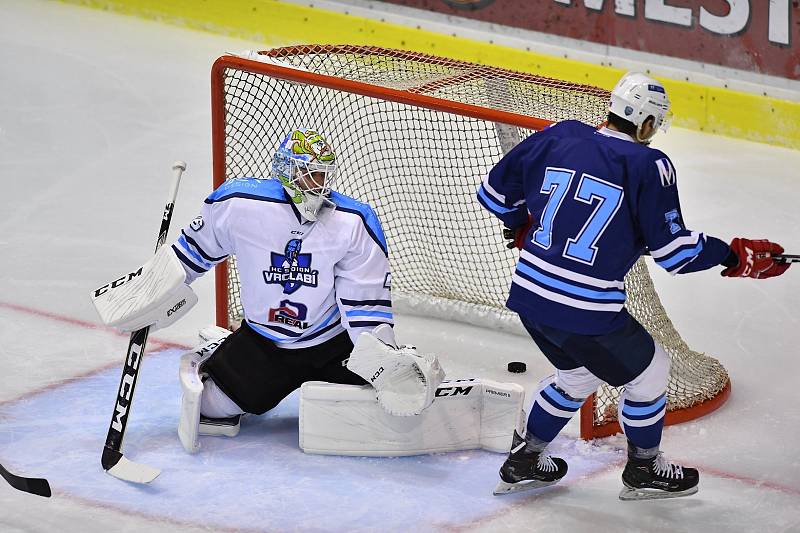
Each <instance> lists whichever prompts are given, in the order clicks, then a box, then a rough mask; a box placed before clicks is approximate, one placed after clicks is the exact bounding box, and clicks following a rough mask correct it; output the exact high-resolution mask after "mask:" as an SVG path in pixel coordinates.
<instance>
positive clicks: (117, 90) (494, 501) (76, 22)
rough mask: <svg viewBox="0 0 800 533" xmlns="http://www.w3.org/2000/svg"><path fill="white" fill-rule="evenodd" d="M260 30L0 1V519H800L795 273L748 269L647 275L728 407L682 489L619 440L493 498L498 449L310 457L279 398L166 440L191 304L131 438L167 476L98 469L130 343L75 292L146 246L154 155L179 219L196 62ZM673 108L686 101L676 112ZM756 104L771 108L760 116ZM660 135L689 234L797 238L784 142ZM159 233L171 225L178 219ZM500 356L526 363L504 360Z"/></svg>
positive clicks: (214, 522) (201, 311) (255, 522)
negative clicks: (651, 494)
mask: <svg viewBox="0 0 800 533" xmlns="http://www.w3.org/2000/svg"><path fill="white" fill-rule="evenodd" d="M263 46H264V45H259V44H257V43H247V42H243V41H236V40H232V39H226V38H222V37H219V36H213V35H209V34H204V33H199V32H193V31H187V30H182V29H178V28H174V27H168V26H163V25H160V24H157V23H153V22H146V21H141V20H137V19H130V18H125V17H120V16H116V15H112V14H107V13H103V12H101V11H94V10H89V9H83V8H77V7H72V6H65V5H62V4H59V3H54V2H40V1H37V0H30V1H23V0H3V2H2V6H0V178H1V179H2V181H1V182H0V183H2V185H3V188H4V194H3V200H2V201H1V202H0V250H2V255H3V258H4V259H3V260H2V268H1V269H0V463H2V464H3V465H4V466H6V468H8V469H9V470H11V471H13V472H15V473H17V474H20V475H28V476H34V477H40V476H41V477H46V478H48V479H49V480H50V481H51V485H52V486H53V490H54V495H53V498H51V499H49V500H45V499H42V498H38V497H35V496H31V495H28V494H24V493H21V492H18V491H15V490H13V489H12V488H11V487H9V486H7V485H5V484H4V483H0V530H2V531H4V532H5V531H25V532H29V531H42V532H44V531H48V532H50V531H70V532H72V531H76V532H78V531H80V532H84V531H85V532H89V533H93V532H105V531H137V532H140V531H165V530H169V531H194V530H208V529H223V528H226V529H242V530H248V531H250V530H273V531H275V530H278V531H285V530H296V531H343V530H359V529H360V530H366V531H380V530H392V531H403V530H418V531H430V530H440V531H443V530H447V531H451V530H455V531H462V530H467V531H502V530H508V531H512V530H514V531H520V530H528V531H538V530H547V531H563V532H584V531H590V530H594V531H611V530H622V531H663V532H670V533H672V532H676V531H706V532H717V531H718V532H728V531H770V532H779V531H780V532H787V531H789V532H791V531H795V532H797V531H800V459H798V441H800V410H799V409H797V407H796V401H795V398H796V396H797V390H798V388H799V387H800V349H799V348H798V338H799V337H800V319H799V318H798V311H800V305H798V299H797V298H798V294H800V291H799V289H800V269H798V268H797V267H794V269H795V270H798V272H794V271H790V272H788V273H787V275H786V276H784V277H782V278H780V279H776V280H768V281H764V282H759V281H750V280H730V279H722V278H720V277H719V275H718V273H717V272H706V273H701V274H696V275H692V276H685V277H678V278H671V277H669V276H668V275H666V274H664V273H662V272H661V271H658V270H657V269H656V268H651V271H652V272H653V275H654V278H655V281H656V285H657V287H658V289H659V293H660V295H661V298H662V300H663V302H664V305H665V307H666V308H667V310H668V312H669V314H670V316H671V318H672V320H673V321H674V322H675V323H676V325H677V327H678V330H679V331H680V332H681V333H682V334H683V336H684V338H685V339H686V340H687V341H688V342H689V344H690V345H691V346H693V347H694V348H695V349H697V350H700V351H705V352H708V353H710V354H713V355H715V356H716V357H718V358H719V359H721V360H722V361H723V363H724V364H725V366H726V367H727V368H728V370H729V371H730V373H731V377H732V380H733V393H732V396H731V398H730V400H729V401H728V403H727V404H726V405H725V406H724V407H723V408H722V409H721V410H719V411H717V412H716V413H714V414H713V415H711V416H709V417H706V418H704V419H702V420H699V421H695V422H692V423H688V424H684V425H682V426H676V427H670V428H667V430H666V431H665V437H664V442H663V447H664V448H665V449H666V450H667V452H668V454H669V456H671V457H674V458H675V459H677V460H680V461H682V462H684V463H686V464H692V465H696V466H698V467H699V468H700V469H701V471H702V475H703V477H702V481H701V489H700V493H699V494H697V495H696V496H693V497H691V498H685V499H681V500H674V501H667V502H643V503H623V502H619V501H618V500H617V497H616V494H617V491H618V489H619V486H620V481H619V472H620V464H621V460H622V455H621V452H620V451H621V449H622V445H623V442H622V440H621V439H620V438H619V437H616V438H611V439H606V440H604V441H601V442H599V443H596V444H591V445H590V444H586V443H583V442H581V441H576V440H575V435H576V433H577V430H576V427H575V425H574V424H572V425H570V426H568V428H567V430H566V431H565V433H564V434H563V435H562V436H561V437H559V439H558V440H557V441H556V443H555V445H556V451H558V452H561V453H562V454H563V455H564V456H565V457H566V458H567V459H568V460H569V462H570V467H571V469H570V473H569V474H568V476H567V478H566V479H565V480H564V482H563V484H562V485H560V486H558V487H557V488H554V489H553V490H550V491H545V492H542V493H541V494H533V495H531V494H528V495H525V494H520V495H517V496H507V497H494V496H492V495H491V490H492V488H493V486H494V484H495V481H496V477H495V476H496V470H497V468H498V467H499V465H500V463H501V462H502V456H501V455H499V454H490V453H486V452H469V453H463V454H446V455H438V456H432V457H423V458H419V457H418V458H406V459H369V460H359V459H353V458H331V457H312V456H306V455H303V454H302V453H301V452H299V450H297V448H296V436H297V430H296V399H295V398H294V397H290V398H288V399H287V401H286V402H284V403H283V404H281V406H279V408H278V409H276V411H275V412H274V413H271V414H270V415H268V416H265V417H262V418H260V419H255V420H249V421H246V424H245V426H244V427H243V429H242V433H241V434H240V436H239V437H237V438H236V439H231V440H226V439H217V440H208V439H205V440H204V441H203V445H204V449H203V451H201V453H199V454H198V455H196V456H187V455H186V454H185V453H183V451H182V449H181V447H180V444H179V442H178V439H177V435H176V432H175V424H176V423H177V416H178V415H177V403H178V401H179V399H178V395H179V388H178V384H177V379H176V378H177V368H178V361H177V358H178V354H179V352H180V350H179V349H178V347H180V346H186V345H190V344H193V343H194V342H195V341H196V335H197V331H198V329H200V328H201V327H202V326H205V325H206V324H208V323H209V322H211V321H212V320H213V294H212V289H213V287H212V281H213V280H212V278H211V277H210V276H207V277H206V278H205V279H201V280H199V281H198V282H197V283H196V284H195V289H196V291H197V292H198V294H199V295H200V297H201V302H200V304H198V306H197V307H196V308H195V309H194V310H192V312H191V313H190V314H189V316H188V317H187V318H186V319H185V320H183V321H182V322H180V323H179V324H177V325H175V326H173V327H172V328H170V329H168V330H166V331H161V332H157V333H155V334H154V335H153V336H152V337H151V342H150V348H151V350H152V351H151V353H150V354H149V355H148V356H147V357H146V358H145V361H144V367H143V370H142V378H141V382H140V384H139V388H138V390H137V397H136V402H135V403H134V407H133V414H132V416H131V423H130V425H129V430H128V435H127V439H126V447H125V449H126V451H128V453H129V454H130V455H131V458H132V459H133V460H137V461H142V462H147V463H149V464H152V465H153V466H157V467H159V468H163V469H164V472H163V473H162V475H161V477H159V478H158V479H157V480H156V481H155V482H154V483H153V485H152V486H150V487H148V488H147V489H141V488H138V487H134V486H131V485H128V484H125V483H123V482H120V481H119V480H116V479H113V478H111V477H110V476H108V475H106V474H104V473H103V472H102V469H101V468H100V464H99V460H100V451H101V449H102V444H103V439H104V436H105V435H104V433H105V431H106V428H107V425H108V422H109V419H110V416H111V410H112V407H113V398H114V395H115V389H116V384H117V382H118V380H119V373H120V370H121V359H122V355H123V352H124V350H125V344H126V339H125V338H124V337H122V336H119V335H117V334H115V333H114V332H111V331H108V330H105V329H102V328H100V327H98V326H96V324H97V323H98V321H97V318H96V316H95V314H94V311H93V309H92V307H91V304H90V302H89V298H88V293H89V291H90V290H91V289H93V288H95V287H96V286H99V285H101V284H102V283H105V282H106V281H107V280H108V279H111V278H112V277H114V276H115V275H117V274H118V273H120V272H124V271H126V270H127V269H128V268H130V267H131V266H132V265H139V264H141V263H142V262H143V260H144V259H146V257H147V255H148V254H149V253H150V250H151V249H152V247H153V244H154V240H155V237H156V232H157V229H158V225H157V224H158V221H159V217H160V214H161V210H162V207H163V204H164V202H165V200H166V196H167V192H168V178H169V175H170V166H171V164H172V162H173V161H174V160H176V159H183V160H185V161H187V162H188V164H189V169H188V171H187V173H186V175H185V177H184V180H183V183H182V185H181V191H180V194H179V200H178V205H177V208H176V212H175V218H174V221H175V222H174V224H175V226H180V225H183V224H184V223H185V222H186V221H188V220H191V218H193V217H194V215H195V213H196V211H197V210H198V209H199V205H200V202H201V201H202V199H203V198H204V197H205V195H206V194H207V193H208V192H209V190H210V171H211V157H210V146H211V141H210V113H209V72H210V67H211V63H212V62H213V60H214V59H215V58H216V57H218V56H219V55H220V54H222V53H224V52H226V51H240V50H243V49H248V48H259V47H263ZM676 112H678V113H679V112H680V110H676ZM764 120H770V117H769V116H765V117H764ZM656 145H657V147H659V148H661V149H663V150H664V151H666V152H667V153H668V154H670V156H671V157H672V159H673V161H674V163H675V165H676V166H677V168H678V175H679V182H680V187H681V194H682V201H683V208H684V214H685V216H686V219H687V221H688V223H689V224H690V226H691V227H692V228H693V229H698V230H702V231H705V232H707V233H709V234H712V235H716V236H719V237H721V238H723V239H726V240H728V239H730V238H731V237H734V236H737V235H742V236H748V237H753V238H764V237H769V238H771V239H773V240H777V241H779V242H782V243H784V244H785V246H786V247H787V249H788V250H789V251H790V252H794V253H800V232H798V228H799V227H800V215H798V210H797V205H798V203H800V202H798V200H800V192H798V186H799V185H800V175H798V170H797V169H798V167H800V152H797V151H791V150H785V149H778V148H773V147H769V146H765V145H760V144H753V143H748V142H745V141H739V140H732V139H726V138H722V137H714V136H708V135H703V134H700V133H696V132H689V131H683V130H677V129H675V130H672V131H670V132H669V133H668V134H666V135H660V136H659V137H658V140H657V141H656ZM174 234H175V230H174V229H173V232H172V235H174ZM397 323H398V326H397V330H398V337H399V338H400V339H401V340H404V341H406V342H414V343H415V344H417V345H418V346H419V347H420V348H421V349H423V350H429V351H433V352H436V353H438V354H439V355H440V358H441V360H442V363H443V365H444V366H445V368H446V369H447V370H448V372H449V374H450V376H452V377H470V376H485V377H489V378H491V379H498V380H513V379H517V380H519V382H520V383H521V384H523V385H524V386H525V387H526V388H527V390H528V392H529V393H530V389H531V388H532V387H533V386H534V385H535V383H536V382H537V381H538V380H539V379H540V378H541V377H543V376H544V375H546V374H547V373H548V366H547V364H546V362H545V361H544V359H543V358H542V356H541V355H540V354H538V352H537V351H536V350H535V349H534V348H533V346H532V343H531V342H529V341H528V340H527V339H525V338H522V337H516V336H512V335H507V334H500V333H497V332H492V331H488V330H483V329H479V328H474V327H471V326H465V325H461V324H453V323H448V322H444V321H438V320H431V319H423V318H416V317H408V316H399V317H397ZM510 360H522V361H526V362H527V363H528V368H529V369H528V372H527V373H525V374H522V375H519V376H516V375H510V374H508V373H506V372H505V370H504V368H505V364H506V362H508V361H510Z"/></svg>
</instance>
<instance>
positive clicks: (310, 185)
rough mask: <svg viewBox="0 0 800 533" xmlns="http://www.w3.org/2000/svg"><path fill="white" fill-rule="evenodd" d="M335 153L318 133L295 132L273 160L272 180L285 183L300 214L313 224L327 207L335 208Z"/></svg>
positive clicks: (287, 137)
mask: <svg viewBox="0 0 800 533" xmlns="http://www.w3.org/2000/svg"><path fill="white" fill-rule="evenodd" d="M336 174H337V172H336V154H335V153H334V151H333V150H332V149H331V147H330V146H329V145H328V143H327V142H325V139H323V138H322V136H321V135H320V134H319V133H318V132H317V131H315V130H312V129H308V128H298V129H295V130H292V131H291V132H290V133H289V134H288V135H287V136H286V138H284V140H283V141H282V142H281V144H280V145H279V146H278V150H277V151H276V152H275V155H274V156H273V158H272V177H273V178H277V179H279V180H280V181H281V183H282V184H283V188H284V189H285V190H286V192H287V193H289V196H291V198H292V201H293V202H294V204H295V206H296V207H297V209H298V211H300V214H301V215H303V217H304V218H305V219H307V220H310V221H315V220H317V215H318V214H319V211H320V209H322V207H323V206H324V205H330V206H333V202H331V201H330V192H331V188H332V187H333V184H334V183H335V181H336Z"/></svg>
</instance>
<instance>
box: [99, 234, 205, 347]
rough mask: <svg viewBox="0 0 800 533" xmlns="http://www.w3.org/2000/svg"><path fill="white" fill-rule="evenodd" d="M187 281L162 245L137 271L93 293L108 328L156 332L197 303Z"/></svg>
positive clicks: (171, 252) (176, 259)
mask: <svg viewBox="0 0 800 533" xmlns="http://www.w3.org/2000/svg"><path fill="white" fill-rule="evenodd" d="M185 280H186V272H185V271H184V270H183V267H182V266H181V263H180V260H179V259H178V257H177V256H176V255H175V252H173V251H172V248H171V247H169V246H162V247H161V248H160V249H159V250H158V252H156V254H155V255H154V256H153V258H152V259H151V260H150V261H148V262H147V263H145V264H144V265H142V266H141V267H139V268H138V269H137V270H135V271H133V272H131V273H130V274H125V275H124V276H120V277H119V278H117V279H115V280H114V281H111V282H109V283H106V284H105V285H103V286H102V287H100V288H98V289H95V290H94V291H92V294H91V298H92V303H93V304H94V307H95V309H96V310H97V314H98V315H100V319H101V320H102V321H103V324H105V325H107V326H111V327H115V328H117V329H119V330H121V331H128V332H129V331H136V330H139V329H142V328H144V327H145V326H150V329H151V330H157V329H161V328H165V327H167V326H169V325H170V324H172V323H173V322H176V321H177V320H178V319H180V318H182V317H183V316H184V315H185V314H186V313H187V312H188V311H189V309H191V308H192V307H193V306H194V304H196V303H197V295H196V294H195V293H194V291H192V289H191V287H189V286H188V285H186V283H185Z"/></svg>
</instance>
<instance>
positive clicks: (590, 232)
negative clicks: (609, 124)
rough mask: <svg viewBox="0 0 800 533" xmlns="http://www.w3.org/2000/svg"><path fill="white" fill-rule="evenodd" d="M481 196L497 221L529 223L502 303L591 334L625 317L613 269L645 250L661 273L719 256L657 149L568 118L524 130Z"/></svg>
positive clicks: (720, 245)
mask: <svg viewBox="0 0 800 533" xmlns="http://www.w3.org/2000/svg"><path fill="white" fill-rule="evenodd" d="M478 201H479V202H480V203H481V205H482V206H483V207H484V208H486V209H488V210H489V211H490V212H492V213H493V214H494V215H495V216H497V217H498V218H500V219H501V220H502V221H503V222H504V223H505V225H506V226H508V227H511V228H515V227H518V226H520V225H522V224H525V223H526V222H527V220H528V213H529V212H530V213H531V216H532V217H533V220H534V224H533V226H532V227H531V230H530V232H529V233H528V235H527V236H526V239H525V244H524V248H523V249H522V250H521V251H520V258H519V261H518V263H517V267H516V270H515V272H514V275H513V278H512V284H511V290H510V293H509V297H508V302H507V306H508V308H509V309H511V310H513V311H516V312H517V313H519V314H520V316H522V317H523V318H527V319H529V320H531V321H533V322H538V323H541V324H546V325H549V326H551V327H555V328H559V329H562V330H565V331H571V332H574V333H580V334H584V335H601V334H604V333H608V332H610V331H613V330H615V329H617V328H618V327H621V326H622V325H623V324H624V322H625V320H626V319H627V311H626V310H625V307H624V304H625V285H624V283H623V278H624V276H625V274H626V273H627V272H628V270H629V269H630V268H631V267H632V266H633V264H634V263H635V262H636V260H637V259H639V257H640V256H641V255H643V254H644V253H646V252H647V251H648V250H649V252H650V254H651V255H652V256H653V259H655V261H656V263H657V264H658V265H659V266H661V267H663V268H664V269H666V270H667V271H668V272H669V273H670V274H684V273H688V272H695V271H699V270H705V269H708V268H711V267H713V266H715V265H719V264H720V263H722V261H723V260H724V259H725V258H726V257H727V255H728V253H729V251H730V248H729V247H728V245H727V244H725V242H723V241H721V240H719V239H716V238H714V237H710V236H706V235H704V234H703V233H699V232H696V231H691V230H689V229H688V228H687V227H686V225H685V224H684V221H683V216H682V215H681V207H680V202H679V201H678V189H677V186H676V176H675V168H674V167H673V165H672V162H671V161H670V159H669V158H668V157H667V156H666V155H665V154H664V153H663V152H661V151H659V150H656V149H653V148H650V147H647V146H643V145H641V144H638V143H635V142H633V141H632V139H631V138H630V137H629V136H627V135H625V134H623V133H619V132H616V131H612V130H609V129H607V128H603V129H601V130H596V129H595V128H592V127H591V126H587V125H586V124H583V123H581V122H578V121H565V122H560V123H558V124H555V125H553V126H551V127H550V128H547V129H545V130H543V131H541V132H538V133H536V134H534V135H531V136H530V137H528V138H527V139H525V140H524V141H522V142H521V143H520V144H519V145H517V146H516V147H515V148H514V149H513V150H511V151H510V152H509V153H508V154H507V155H506V156H505V157H504V158H503V159H501V160H500V161H499V162H498V163H497V164H496V165H495V166H494V168H492V170H491V171H490V172H489V174H488V175H487V176H486V177H485V178H484V180H483V182H482V183H481V185H480V187H479V189H478Z"/></svg>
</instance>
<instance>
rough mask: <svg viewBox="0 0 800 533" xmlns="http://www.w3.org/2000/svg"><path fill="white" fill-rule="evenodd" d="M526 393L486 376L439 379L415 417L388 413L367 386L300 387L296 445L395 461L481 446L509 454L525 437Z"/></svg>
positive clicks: (326, 452) (312, 383) (313, 384)
mask: <svg viewBox="0 0 800 533" xmlns="http://www.w3.org/2000/svg"><path fill="white" fill-rule="evenodd" d="M524 401H525V389H524V388H523V387H522V386H520V385H518V384H516V383H499V382H495V381H490V380H484V379H467V380H456V381H445V382H443V383H442V384H441V385H439V387H438V388H437V390H436V401H435V402H433V404H432V405H431V406H430V407H428V408H427V409H426V410H425V411H424V412H422V413H421V414H420V415H419V416H413V417H397V416H392V415H390V414H388V413H386V412H385V411H384V410H383V409H382V408H381V407H380V406H379V405H378V402H377V401H376V399H375V394H374V392H373V391H372V390H371V389H370V388H369V387H368V386H357V385H340V384H335V383H324V382H320V381H309V382H307V383H304V384H303V385H302V387H301V388H300V448H301V449H302V450H303V451H304V452H306V453H314V454H324V455H359V456H400V455H418V454H428V453H437V452H449V451H457V450H471V449H475V448H483V449H485V450H490V451H493V452H503V453H504V452H508V450H509V448H510V447H511V441H512V436H513V432H514V430H516V431H517V432H519V433H520V434H524V427H525V411H524V409H523V402H524Z"/></svg>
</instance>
